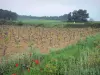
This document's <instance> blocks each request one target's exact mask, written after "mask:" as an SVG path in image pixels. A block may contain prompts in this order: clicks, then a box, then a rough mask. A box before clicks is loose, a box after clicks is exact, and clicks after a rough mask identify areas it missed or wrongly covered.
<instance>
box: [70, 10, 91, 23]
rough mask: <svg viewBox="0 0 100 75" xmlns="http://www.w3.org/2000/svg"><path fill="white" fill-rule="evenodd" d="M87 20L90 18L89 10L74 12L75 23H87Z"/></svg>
mask: <svg viewBox="0 0 100 75" xmlns="http://www.w3.org/2000/svg"><path fill="white" fill-rule="evenodd" d="M87 18H89V14H88V13H87V10H82V9H79V10H78V11H77V10H75V11H73V12H72V19H73V21H74V22H86V21H87Z"/></svg>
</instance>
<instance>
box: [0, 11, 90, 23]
mask: <svg viewBox="0 0 100 75" xmlns="http://www.w3.org/2000/svg"><path fill="white" fill-rule="evenodd" d="M88 18H89V13H87V10H83V9H79V10H74V11H73V12H70V13H68V14H64V15H61V16H42V17H37V16H31V15H30V16H26V15H17V13H15V12H12V11H8V10H3V9H0V19H4V20H25V19H26V20H29V19H44V20H61V21H66V22H87V21H88V20H87V19H88Z"/></svg>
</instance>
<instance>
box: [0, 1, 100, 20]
mask: <svg viewBox="0 0 100 75" xmlns="http://www.w3.org/2000/svg"><path fill="white" fill-rule="evenodd" d="M0 9H5V10H11V11H13V12H16V13H17V14H19V15H32V16H60V15H63V14H67V13H69V12H72V11H74V10H78V9H86V10H87V12H88V13H89V15H90V17H91V18H93V19H94V20H97V21H100V0H0Z"/></svg>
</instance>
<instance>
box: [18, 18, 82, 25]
mask: <svg viewBox="0 0 100 75" xmlns="http://www.w3.org/2000/svg"><path fill="white" fill-rule="evenodd" d="M19 21H21V22H23V23H24V24H26V25H43V26H44V27H55V26H56V27H62V26H63V25H67V24H74V22H64V21H60V20H35V19H30V20H18V22H19ZM75 24H83V23H79V22H77V23H75Z"/></svg>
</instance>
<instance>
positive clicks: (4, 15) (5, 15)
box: [0, 9, 17, 20]
mask: <svg viewBox="0 0 100 75" xmlns="http://www.w3.org/2000/svg"><path fill="white" fill-rule="evenodd" d="M0 19H4V20H16V19H17V14H16V13H15V12H12V11H8V10H3V9H0Z"/></svg>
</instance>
